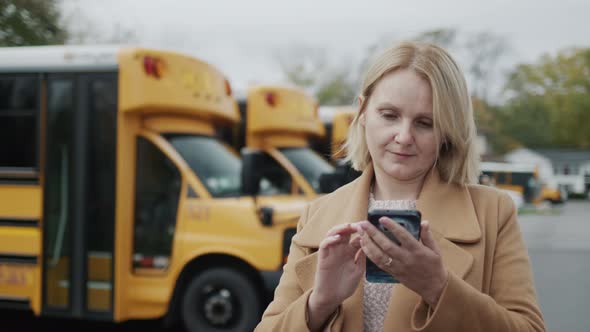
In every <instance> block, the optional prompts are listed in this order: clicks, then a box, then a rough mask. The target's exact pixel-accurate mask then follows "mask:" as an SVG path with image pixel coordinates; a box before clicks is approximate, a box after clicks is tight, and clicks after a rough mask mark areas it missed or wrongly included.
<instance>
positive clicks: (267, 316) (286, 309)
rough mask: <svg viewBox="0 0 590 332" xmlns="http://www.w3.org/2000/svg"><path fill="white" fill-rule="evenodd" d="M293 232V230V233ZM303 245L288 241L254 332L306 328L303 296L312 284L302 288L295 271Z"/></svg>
mask: <svg viewBox="0 0 590 332" xmlns="http://www.w3.org/2000/svg"><path fill="white" fill-rule="evenodd" d="M308 215H309V207H306V208H305V209H304V211H303V213H302V214H301V218H300V219H299V223H298V224H297V233H299V232H300V231H301V229H302V228H303V226H304V225H305V223H306V222H307V220H308ZM295 236H297V234H296V235H295ZM307 254H308V253H307V250H306V248H302V247H300V246H299V245H297V244H296V243H295V241H291V247H290V249H289V256H288V258H287V264H285V266H283V273H282V275H281V279H280V281H279V285H278V286H277V288H276V289H275V292H274V299H273V301H272V302H271V303H270V304H269V305H268V307H267V308H266V310H265V311H264V313H263V315H262V320H261V321H260V322H259V323H258V326H256V329H255V330H254V331H255V332H263V331H264V332H266V331H280V332H289V331H293V332H295V331H298V332H299V331H309V328H308V326H307V300H308V298H309V295H310V294H311V291H312V289H313V288H311V289H309V290H307V291H305V292H303V290H302V288H301V287H300V286H299V283H298V282H297V276H296V275H295V263H296V262H297V261H299V260H300V259H301V258H303V257H304V256H306V255H307ZM335 316H336V315H333V316H332V319H331V320H330V321H329V322H328V323H327V324H326V329H328V330H329V327H330V326H331V325H332V324H333V322H334V319H335Z"/></svg>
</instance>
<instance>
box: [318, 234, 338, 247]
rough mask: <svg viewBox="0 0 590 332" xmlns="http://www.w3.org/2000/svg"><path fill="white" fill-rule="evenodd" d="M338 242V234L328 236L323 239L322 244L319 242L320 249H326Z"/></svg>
mask: <svg viewBox="0 0 590 332" xmlns="http://www.w3.org/2000/svg"><path fill="white" fill-rule="evenodd" d="M340 240H342V235H340V234H336V235H331V236H328V237H326V238H324V239H323V240H322V242H320V249H327V248H329V247H330V246H332V245H334V244H336V243H338V242H340Z"/></svg>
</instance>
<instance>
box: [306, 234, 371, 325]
mask: <svg viewBox="0 0 590 332" xmlns="http://www.w3.org/2000/svg"><path fill="white" fill-rule="evenodd" d="M357 229H359V228H358V227H355V225H353V224H345V225H338V226H335V227H333V228H332V229H330V231H329V232H328V233H327V234H326V237H325V238H324V239H323V240H322V242H321V243H320V246H319V249H318V263H317V270H316V273H315V282H314V288H313V291H312V292H311V295H310V297H309V302H308V309H309V312H308V313H309V320H310V322H309V325H310V326H309V327H310V328H311V329H312V331H313V330H315V329H314V328H312V327H316V328H319V327H320V326H321V325H322V324H323V323H324V321H325V320H326V319H327V318H328V317H329V316H330V315H331V314H332V313H333V312H334V311H335V310H336V308H337V307H338V306H339V305H340V304H341V303H342V302H344V300H346V299H347V298H349V297H350V296H351V295H352V294H353V293H354V291H355V290H356V288H357V286H358V283H359V281H360V279H361V277H362V276H363V274H364V272H365V254H364V252H363V251H362V249H360V248H361V246H360V237H356V238H355V239H353V240H352V241H351V240H350V238H351V235H352V234H354V233H356V232H357Z"/></svg>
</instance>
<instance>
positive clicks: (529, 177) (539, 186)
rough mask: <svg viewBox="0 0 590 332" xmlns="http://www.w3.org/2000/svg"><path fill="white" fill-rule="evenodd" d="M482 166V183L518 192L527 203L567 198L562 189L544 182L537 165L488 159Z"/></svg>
mask: <svg viewBox="0 0 590 332" xmlns="http://www.w3.org/2000/svg"><path fill="white" fill-rule="evenodd" d="M480 167H481V176H480V179H479V180H480V183H483V184H489V185H492V186H495V187H498V188H501V189H506V190H512V191H515V192H518V193H520V194H522V196H523V199H524V202H525V203H529V204H539V203H541V202H550V203H563V202H564V201H565V199H566V198H565V197H564V195H563V194H562V193H561V191H559V190H558V189H554V188H550V187H548V186H547V185H546V184H544V183H543V182H542V180H541V179H540V177H539V170H538V167H537V166H535V165H532V164H522V163H505V162H489V161H488V162H482V163H481V166H480Z"/></svg>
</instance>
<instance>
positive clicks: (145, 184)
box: [133, 137, 181, 269]
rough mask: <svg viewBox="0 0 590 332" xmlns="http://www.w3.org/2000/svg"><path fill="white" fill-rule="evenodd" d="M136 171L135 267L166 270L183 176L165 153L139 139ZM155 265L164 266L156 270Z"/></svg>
mask: <svg viewBox="0 0 590 332" xmlns="http://www.w3.org/2000/svg"><path fill="white" fill-rule="evenodd" d="M136 167H137V176H136V188H135V195H136V196H135V197H136V198H135V229H134V242H133V245H134V247H133V264H134V265H133V266H134V267H147V268H154V267H155V268H161V269H163V268H166V267H167V266H168V261H169V258H170V256H171V254H172V240H173V237H174V231H175V227H176V216H177V210H178V203H179V198H180V188H181V178H180V172H179V171H178V169H177V168H176V167H175V166H174V165H173V164H172V162H171V161H170V160H169V159H168V158H167V157H166V156H165V155H164V153H162V152H161V151H160V150H159V149H158V148H157V147H156V146H155V145H153V144H152V143H151V142H149V141H148V140H146V139H145V138H143V137H138V139H137V163H136ZM146 258H147V259H146ZM156 258H158V259H156ZM156 261H159V262H164V263H163V264H162V265H161V266H156V265H154V264H155V262H156ZM145 262H149V264H147V265H146V263H145Z"/></svg>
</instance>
